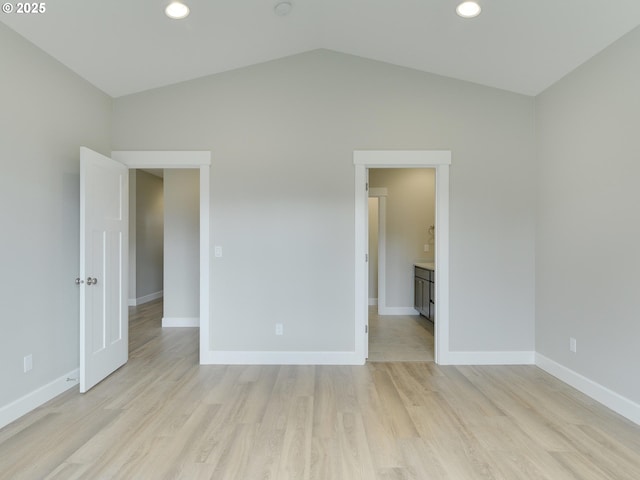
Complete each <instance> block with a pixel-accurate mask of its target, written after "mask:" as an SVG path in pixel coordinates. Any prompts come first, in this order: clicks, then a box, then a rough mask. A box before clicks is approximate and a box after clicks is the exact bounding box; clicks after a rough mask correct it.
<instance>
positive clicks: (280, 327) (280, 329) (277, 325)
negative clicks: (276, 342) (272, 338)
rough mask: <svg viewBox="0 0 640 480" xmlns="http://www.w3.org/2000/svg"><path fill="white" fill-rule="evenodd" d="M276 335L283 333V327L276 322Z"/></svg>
mask: <svg viewBox="0 0 640 480" xmlns="http://www.w3.org/2000/svg"><path fill="white" fill-rule="evenodd" d="M276 335H284V327H283V325H282V324H281V323H276Z"/></svg>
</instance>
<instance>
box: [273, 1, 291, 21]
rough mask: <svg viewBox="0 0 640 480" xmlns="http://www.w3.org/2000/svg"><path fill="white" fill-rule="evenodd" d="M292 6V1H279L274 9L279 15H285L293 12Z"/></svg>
mask: <svg viewBox="0 0 640 480" xmlns="http://www.w3.org/2000/svg"><path fill="white" fill-rule="evenodd" d="M292 8H293V5H292V4H291V2H279V3H276V6H275V7H273V11H274V12H275V13H276V15H278V16H279V17H285V16H287V15H289V14H290V13H291V9H292Z"/></svg>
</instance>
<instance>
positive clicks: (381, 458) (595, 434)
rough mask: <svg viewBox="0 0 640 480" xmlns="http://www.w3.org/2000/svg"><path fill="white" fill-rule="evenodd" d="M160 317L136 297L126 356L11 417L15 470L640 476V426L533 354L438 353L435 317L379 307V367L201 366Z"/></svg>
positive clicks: (162, 474)
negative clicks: (446, 356)
mask: <svg viewBox="0 0 640 480" xmlns="http://www.w3.org/2000/svg"><path fill="white" fill-rule="evenodd" d="M161 317H162V302H161V301H156V302H152V303H149V304H146V305H143V306H140V307H136V308H133V309H132V310H131V316H130V333H129V335H130V337H129V338H130V356H129V362H128V363H127V364H126V365H125V366H123V367H122V368H120V369H119V370H118V371H116V372H115V373H113V374H112V375H111V376H110V377H108V378H107V379H106V380H104V381H103V382H102V383H100V384H98V385H97V386H96V387H95V388H93V389H92V390H91V391H89V392H88V393H86V394H83V395H81V394H80V393H78V391H77V389H76V390H73V391H68V392H65V393H64V394H62V395H60V396H59V397H57V398H55V399H54V400H52V401H50V402H48V403H47V404H46V405H44V406H42V407H41V408H39V409H37V410H35V411H33V412H31V413H29V414H28V415H25V416H24V417H22V418H20V419H19V420H17V421H16V422H14V423H12V424H11V425H8V426H6V427H5V428H4V429H2V430H0V479H11V480H14V479H64V480H68V479H110V478H122V479H129V478H136V479H146V478H149V479H165V478H167V479H168V478H171V479H174V478H175V479H215V480H220V479H222V480H225V479H234V480H235V479H248V480H253V479H270V480H285V479H287V480H288V479H295V480H354V479H366V480H383V479H384V480H396V479H398V480H424V479H429V480H431V479H433V480H443V479H446V480H450V479H455V480H458V479H460V480H465V479H500V480H503V479H504V480H512V479H523V480H527V479H546V480H564V479H586V480H591V479H593V480H596V479H597V480H601V479H611V480H626V479H628V480H631V479H634V480H636V479H638V478H640V427H638V426H637V425H634V424H632V423H631V422H629V421H627V420H626V419H624V418H622V417H620V416H619V415H617V414H615V413H614V412H611V411H610V410H608V409H606V408H605V407H603V406H602V405H600V404H598V403H597V402H595V401H593V400H592V399H590V398H588V397H586V396H584V395H582V394H581V393H579V392H577V391H576V390H574V389H572V388H571V387H569V386H568V385H566V384H564V383H562V382H560V381H558V380H556V379H555V378H553V377H551V376H549V375H547V374H546V373H545V372H543V371H542V370H540V369H538V368H536V367H533V366H513V367H510V366H495V367H494V366H491V367H478V366H465V367H452V366H446V367H445V366H442V367H441V366H438V365H436V364H435V363H433V362H432V361H428V360H425V358H430V357H429V356H430V355H432V348H433V347H432V345H431V346H430V347H428V348H430V349H431V350H429V349H427V351H426V352H421V351H420V348H424V345H423V343H424V342H425V341H429V339H431V340H430V341H431V342H432V338H433V332H432V331H430V330H429V325H428V324H425V322H423V321H418V320H417V319H412V318H407V319H403V321H402V322H401V324H398V325H394V324H391V323H389V322H390V321H391V319H388V318H383V317H378V318H376V320H375V321H374V322H372V325H371V328H372V332H371V333H372V336H373V338H374V347H375V348H374V350H376V349H377V352H374V353H375V355H374V356H373V358H377V359H378V360H380V361H377V362H374V361H371V362H369V363H368V364H367V365H365V366H312V365H307V366H293V365H285V366H277V365H268V366H256V365H253V366H242V365H229V366H224V365H211V366H200V365H198V330H197V329H195V328H171V329H162V327H161ZM376 325H377V327H376ZM376 328H379V330H378V331H375V329H376ZM411 329H416V330H415V331H412V330H411ZM385 335H391V336H392V337H390V338H385ZM393 335H396V336H397V337H395V338H394V337H393ZM405 335H407V336H409V337H413V339H411V338H404V336H405ZM401 337H402V338H401ZM394 348H396V349H399V351H398V352H397V353H394V350H393V349H394ZM403 349H404V350H406V351H404V352H403V351H402V350H403ZM410 349H415V351H409V350H410ZM425 356H426V357H425ZM392 358H396V359H403V361H388V360H389V359H392Z"/></svg>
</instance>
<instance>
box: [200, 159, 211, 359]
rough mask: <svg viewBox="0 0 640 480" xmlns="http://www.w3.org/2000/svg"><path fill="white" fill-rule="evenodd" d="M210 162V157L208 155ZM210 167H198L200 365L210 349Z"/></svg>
mask: <svg viewBox="0 0 640 480" xmlns="http://www.w3.org/2000/svg"><path fill="white" fill-rule="evenodd" d="M209 160H211V155H209ZM210 205H211V167H210V166H208V165H203V166H201V167H200V363H201V364H204V363H205V362H204V361H203V358H204V357H205V354H206V353H207V352H208V351H209V350H210V349H211V342H210V340H209V339H210V331H209V326H210V324H211V312H210V308H211V305H210V300H209V296H210V295H211V288H210V285H211V284H210V281H211V259H210V256H209V254H210V249H211V247H210V242H209V239H210V238H211V236H212V235H211V226H210V222H211V214H210V208H211V206H210Z"/></svg>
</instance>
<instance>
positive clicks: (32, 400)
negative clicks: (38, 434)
mask: <svg viewBox="0 0 640 480" xmlns="http://www.w3.org/2000/svg"><path fill="white" fill-rule="evenodd" d="M79 374H80V372H79V370H78V369H77V368H76V369H75V370H72V371H70V372H69V373H67V374H66V375H63V376H61V377H60V378H57V379H55V380H53V381H52V382H49V383H47V384H46V385H43V386H42V387H39V388H37V389H35V390H34V391H33V392H31V393H27V394H26V395H24V396H23V397H20V398H18V399H17V400H14V401H13V402H11V403H9V404H8V405H5V406H3V407H0V428H2V427H5V426H6V425H9V424H10V423H11V422H13V421H14V420H17V419H18V418H20V417H21V416H23V415H26V414H27V413H29V412H31V411H32V410H35V409H36V408H38V407H39V406H41V405H43V404H45V403H47V402H48V401H49V400H51V399H53V398H55V397H57V396H58V395H60V394H61V393H64V392H66V391H67V390H69V389H70V388H73V387H75V386H77V385H78V376H79Z"/></svg>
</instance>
